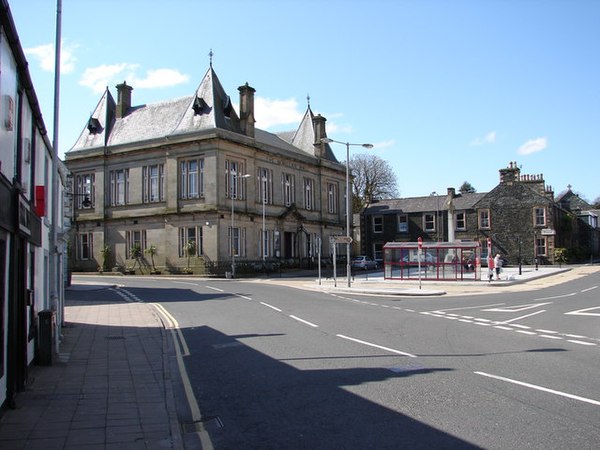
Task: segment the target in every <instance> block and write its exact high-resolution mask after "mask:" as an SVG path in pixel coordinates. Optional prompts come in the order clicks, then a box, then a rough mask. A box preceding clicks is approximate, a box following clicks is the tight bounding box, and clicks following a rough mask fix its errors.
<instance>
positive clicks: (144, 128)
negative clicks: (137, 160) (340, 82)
mask: <svg viewBox="0 0 600 450" xmlns="http://www.w3.org/2000/svg"><path fill="white" fill-rule="evenodd" d="M115 110H116V102H115V100H114V98H113V96H112V95H111V93H110V91H109V90H108V88H107V89H106V91H105V92H104V94H103V95H102V97H101V99H100V101H99V102H98V105H97V106H96V108H95V110H94V112H93V113H92V114H91V116H90V118H89V120H88V122H87V123H86V126H85V127H84V129H83V130H82V132H81V134H80V136H79V138H78V139H77V141H76V142H75V145H74V146H73V147H72V148H71V149H70V150H69V153H70V152H76V151H81V150H88V149H96V148H102V147H104V146H105V145H106V146H109V147H110V146H120V145H126V144H134V143H141V142H144V141H153V140H158V139H165V138H169V137H179V136H185V135H194V134H197V133H200V132H203V131H208V130H213V129H222V130H227V131H230V132H234V133H239V134H241V135H242V136H244V134H243V133H242V131H241V127H240V119H239V117H238V115H237V113H236V111H235V109H234V108H233V106H232V102H231V98H230V97H229V96H228V95H227V93H226V92H225V90H224V89H223V86H222V85H221V82H220V81H219V78H218V77H217V75H216V73H215V72H214V70H213V67H212V66H210V68H209V69H208V71H207V72H206V74H205V75H204V78H203V79H202V81H201V83H200V85H199V86H198V88H197V89H196V91H195V92H194V94H193V95H191V96H187V97H181V98H176V99H171V100H166V101H163V102H157V103H152V104H145V105H139V106H134V107H131V108H129V110H128V111H126V114H125V116H124V117H122V118H116V117H115ZM313 117H314V115H313V113H312V111H311V109H310V107H308V109H307V111H306V113H305V115H304V117H303V119H302V121H301V123H300V125H299V127H298V129H297V130H296V131H295V132H286V133H279V134H274V133H269V132H267V131H264V130H260V129H255V136H254V138H255V140H256V142H257V143H259V144H264V145H267V146H272V147H275V148H278V149H281V150H284V151H286V152H291V153H295V154H297V155H304V156H311V157H313V158H314V157H315V156H316V155H315V147H314V145H313V141H314V135H315V134H314V124H313V121H312V119H313ZM90 123H91V124H92V125H89V124H90ZM325 159H328V160H330V161H333V162H338V161H337V159H336V157H335V155H334V154H333V152H332V151H331V148H330V147H329V144H325Z"/></svg>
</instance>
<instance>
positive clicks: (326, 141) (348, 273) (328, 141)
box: [321, 138, 373, 287]
mask: <svg viewBox="0 0 600 450" xmlns="http://www.w3.org/2000/svg"><path fill="white" fill-rule="evenodd" d="M321 142H322V143H324V144H331V143H336V144H342V145H345V146H346V277H347V278H348V287H350V286H351V276H352V273H351V271H350V242H351V239H352V237H351V236H350V216H351V215H352V210H351V207H350V204H351V199H350V197H351V195H350V146H355V147H364V148H373V144H351V143H349V142H342V141H336V140H334V139H329V138H321Z"/></svg>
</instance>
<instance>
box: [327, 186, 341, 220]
mask: <svg viewBox="0 0 600 450" xmlns="http://www.w3.org/2000/svg"><path fill="white" fill-rule="evenodd" d="M327 212H328V213H330V214H337V212H338V186H337V184H336V183H327Z"/></svg>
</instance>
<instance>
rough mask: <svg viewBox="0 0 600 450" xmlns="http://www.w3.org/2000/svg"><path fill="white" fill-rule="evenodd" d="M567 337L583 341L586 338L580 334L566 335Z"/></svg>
mask: <svg viewBox="0 0 600 450" xmlns="http://www.w3.org/2000/svg"><path fill="white" fill-rule="evenodd" d="M565 336H566V337H570V338H575V339H583V338H585V336H581V335H579V334H565Z"/></svg>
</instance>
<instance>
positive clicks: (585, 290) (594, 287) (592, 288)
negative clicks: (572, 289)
mask: <svg viewBox="0 0 600 450" xmlns="http://www.w3.org/2000/svg"><path fill="white" fill-rule="evenodd" d="M594 289H598V286H592V287H591V288H587V289H583V290H582V291H579V292H581V293H582V294H583V293H584V292H589V291H593V290H594Z"/></svg>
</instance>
